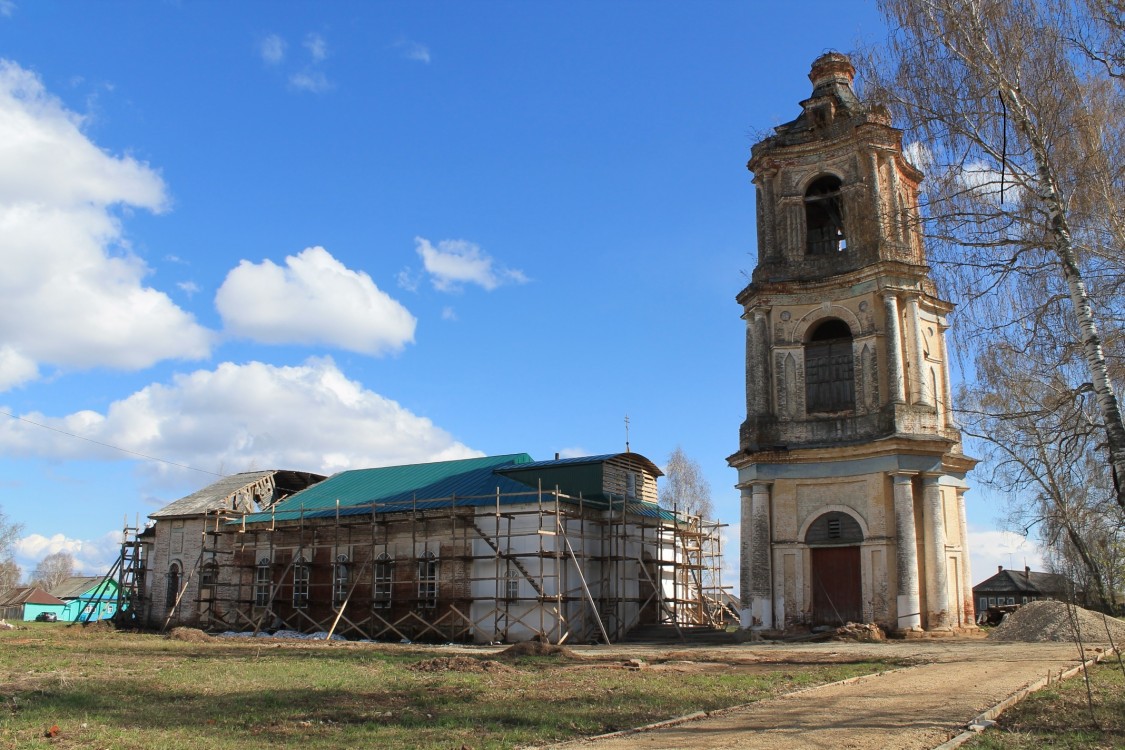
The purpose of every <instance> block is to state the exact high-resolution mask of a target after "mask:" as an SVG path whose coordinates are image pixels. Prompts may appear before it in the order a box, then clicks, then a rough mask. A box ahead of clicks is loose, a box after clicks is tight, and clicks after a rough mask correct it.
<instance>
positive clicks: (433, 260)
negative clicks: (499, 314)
mask: <svg viewBox="0 0 1125 750" xmlns="http://www.w3.org/2000/svg"><path fill="white" fill-rule="evenodd" d="M414 244H415V249H416V250H417V252H418V255H419V256H421V258H422V265H423V266H425V269H426V271H427V272H428V273H429V274H430V281H431V283H433V285H434V288H436V289H438V290H439V291H443V292H449V291H456V290H458V289H460V288H461V285H462V284H477V285H478V286H481V287H483V288H484V289H487V290H488V291H492V290H493V289H495V288H496V287H498V286H500V285H501V284H508V283H511V284H524V283H526V282H527V280H528V279H527V276H525V275H524V273H523V271H519V270H516V269H511V268H504V267H502V266H494V265H493V259H492V257H491V256H489V255H488V254H487V253H485V252H484V251H482V250H481V249H480V246H478V245H476V244H474V243H472V242H468V241H466V240H441V241H440V242H438V244H437V247H434V246H433V244H431V243H430V241H429V240H427V239H426V238H425V237H415V238H414Z"/></svg>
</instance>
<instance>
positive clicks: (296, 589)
mask: <svg viewBox="0 0 1125 750" xmlns="http://www.w3.org/2000/svg"><path fill="white" fill-rule="evenodd" d="M308 606H309V564H308V562H307V561H306V560H305V558H304V557H298V558H297V562H295V563H294V564H293V607H294V609H304V608H306V607H308Z"/></svg>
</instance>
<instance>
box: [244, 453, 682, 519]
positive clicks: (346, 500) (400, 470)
mask: <svg viewBox="0 0 1125 750" xmlns="http://www.w3.org/2000/svg"><path fill="white" fill-rule="evenodd" d="M618 455H622V454H608V455H604V456H587V457H583V458H580V459H561V460H555V461H532V459H531V456H529V455H528V454H526V453H511V454H507V455H502V456H485V457H482V458H468V459H462V460H458V461H437V462H434V463H426V464H411V465H408V466H386V467H382V468H377V469H353V470H351V471H344V472H341V473H339V474H336V475H335V476H331V477H329V478H328V479H326V480H324V481H323V482H320V483H319V484H314V485H313V486H311V487H309V488H308V489H305V490H302V491H301V492H298V493H295V494H293V495H290V496H289V497H287V498H286V499H284V500H282V501H281V502H279V503H277V504H276V505H275V506H274V507H273V508H271V509H270V510H268V511H263V512H261V513H253V514H251V515H248V516H246V519H245V522H246V523H260V522H264V521H270V520H274V521H293V520H297V519H301V518H306V519H312V518H330V517H332V516H334V515H336V514H337V513H338V514H339V515H341V516H354V515H364V514H368V513H371V512H372V511H373V510H374V512H377V513H394V512H403V511H410V510H433V509H436V508H446V507H450V506H457V507H470V506H484V505H492V504H493V503H495V502H496V495H497V492H499V493H500V495H501V497H500V502H501V504H503V505H509V504H513V503H525V502H533V501H534V500H535V494H536V491H537V486H538V484H539V481H540V479H541V480H542V484H543V488H542V489H543V491H544V492H551V491H553V490H554V489H555V488H556V486H557V487H558V488H559V490H560V491H561V492H562V493H564V494H566V495H569V496H570V498H571V499H569V500H566V501H565V502H577V499H576V498H577V496H578V495H579V494H581V495H582V496H583V500H582V502H584V503H587V504H588V505H590V506H591V507H601V508H605V509H610V508H616V509H620V507H621V502H622V501H623V500H624V498H621V497H612V498H611V497H607V496H605V495H604V494H602V491H601V471H602V465H603V464H604V462H605V461H607V460H609V459H611V458H614V457H616V456H618ZM631 455H632V456H633V457H638V454H631ZM639 458H640V459H641V460H643V461H644V462H645V463H648V464H651V462H649V461H648V459H646V458H643V457H639ZM525 467H533V470H532V471H521V470H522V469H524V468H525ZM653 468H654V469H655V467H653ZM655 470H656V471H657V472H659V469H655ZM508 475H510V476H508ZM595 477H596V481H592V480H594V479H595ZM587 485H589V486H587ZM587 490H588V491H587ZM627 507H628V509H629V512H633V513H640V514H642V515H646V516H652V517H662V518H664V517H667V518H670V517H671V515H670V514H669V513H668V512H667V511H663V510H662V509H660V508H659V507H657V506H656V505H654V504H652V503H645V502H638V501H632V500H630V501H629V502H628V504H627ZM240 522H241V521H231V522H230V523H232V524H233V523H240Z"/></svg>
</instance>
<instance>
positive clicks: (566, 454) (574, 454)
mask: <svg viewBox="0 0 1125 750" xmlns="http://www.w3.org/2000/svg"><path fill="white" fill-rule="evenodd" d="M558 453H559V458H581V457H582V456H588V455H590V451H588V450H586V449H585V448H582V447H572V448H563V449H562V450H560V451H559V452H558Z"/></svg>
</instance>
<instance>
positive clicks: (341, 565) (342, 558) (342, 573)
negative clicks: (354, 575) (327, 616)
mask: <svg viewBox="0 0 1125 750" xmlns="http://www.w3.org/2000/svg"><path fill="white" fill-rule="evenodd" d="M351 572H352V569H351V564H350V563H349V562H348V556H347V555H337V556H336V565H335V567H334V568H333V569H332V603H333V604H334V605H335V606H337V607H339V606H340V605H342V604H343V603H344V601H345V600H346V599H347V598H348V590H349V589H350V584H351Z"/></svg>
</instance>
